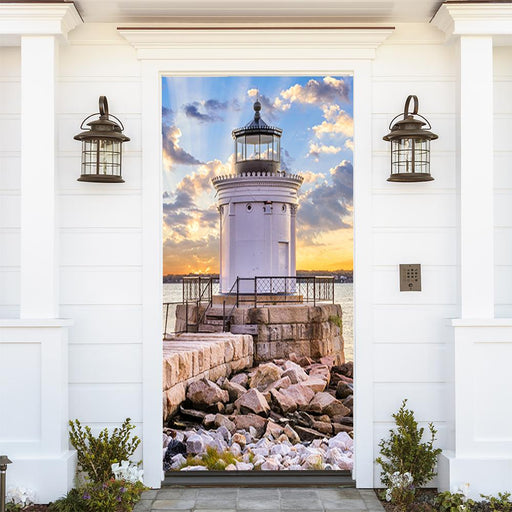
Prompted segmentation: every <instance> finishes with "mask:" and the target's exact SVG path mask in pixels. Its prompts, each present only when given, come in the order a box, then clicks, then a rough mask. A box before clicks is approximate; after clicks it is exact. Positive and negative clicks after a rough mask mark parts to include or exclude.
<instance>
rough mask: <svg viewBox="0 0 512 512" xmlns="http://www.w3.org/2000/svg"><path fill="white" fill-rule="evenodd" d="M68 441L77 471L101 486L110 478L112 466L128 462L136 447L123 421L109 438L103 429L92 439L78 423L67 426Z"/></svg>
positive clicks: (128, 425)
mask: <svg viewBox="0 0 512 512" xmlns="http://www.w3.org/2000/svg"><path fill="white" fill-rule="evenodd" d="M69 427H70V432H69V440H70V442H71V444H72V445H73V448H75V450H76V451H77V458H78V469H79V470H80V471H82V472H84V473H85V474H86V475H87V477H88V480H89V481H90V482H93V483H97V484H103V483H104V482H107V481H108V480H110V478H112V477H113V476H114V475H113V472H112V464H113V463H115V462H121V461H123V460H129V458H130V457H131V456H132V455H133V453H134V452H135V450H136V449H137V447H138V446H139V444H140V439H139V438H138V437H137V436H133V437H132V430H133V429H134V428H135V426H134V425H132V424H131V423H130V418H126V420H125V421H124V422H123V424H122V425H121V427H120V428H115V429H114V430H113V431H112V434H111V435H109V433H108V430H107V429H106V428H105V429H103V430H102V431H101V432H100V433H99V435H98V437H95V436H94V435H93V434H92V432H91V429H90V427H88V426H85V427H82V425H81V423H80V422H79V421H78V420H75V421H70V422H69Z"/></svg>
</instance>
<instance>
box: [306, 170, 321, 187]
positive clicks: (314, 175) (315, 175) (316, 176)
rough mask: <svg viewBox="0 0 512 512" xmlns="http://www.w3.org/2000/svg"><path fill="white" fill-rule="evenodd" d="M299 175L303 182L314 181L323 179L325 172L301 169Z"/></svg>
mask: <svg viewBox="0 0 512 512" xmlns="http://www.w3.org/2000/svg"><path fill="white" fill-rule="evenodd" d="M300 175H301V176H302V177H303V178H304V181H303V183H304V184H306V183H315V182H317V181H322V180H324V179H325V174H324V173H323V172H313V171H301V172H300Z"/></svg>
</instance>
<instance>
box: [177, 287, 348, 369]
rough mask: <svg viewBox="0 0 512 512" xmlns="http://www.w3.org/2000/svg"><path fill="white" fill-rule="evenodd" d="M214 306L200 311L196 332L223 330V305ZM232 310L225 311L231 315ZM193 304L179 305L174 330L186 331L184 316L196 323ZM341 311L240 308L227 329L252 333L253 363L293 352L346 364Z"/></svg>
mask: <svg viewBox="0 0 512 512" xmlns="http://www.w3.org/2000/svg"><path fill="white" fill-rule="evenodd" d="M216 299H217V305H214V306H213V307H211V308H209V309H207V311H206V314H204V315H203V313H204V308H203V309H201V310H200V311H199V318H203V323H202V324H201V325H200V326H199V330H204V329H207V328H213V327H218V328H219V329H221V328H222V306H219V305H218V300H219V298H218V297H216ZM231 308H232V306H231V307H226V311H228V312H231ZM196 309H197V308H196V307H195V306H193V305H190V304H189V305H188V308H187V309H186V307H185V306H184V305H181V306H178V307H177V309H176V329H177V330H178V329H183V330H184V329H185V324H186V321H185V316H186V315H185V313H186V314H187V316H188V320H189V323H193V322H195V321H196V319H197V318H198V317H197V311H196ZM341 325H342V310H341V306H340V305H339V304H318V305H316V306H313V305H310V304H269V305H262V306H261V307H254V306H252V305H241V306H239V307H235V308H234V309H233V311H232V317H231V321H230V329H231V332H232V333H235V334H251V335H252V336H253V337H254V361H255V362H257V363H260V362H264V361H269V360H272V359H282V358H288V356H289V354H291V353H295V354H296V355H297V356H298V357H301V356H307V357H311V358H312V359H317V360H318V359H320V358H321V357H324V356H333V357H334V358H335V360H336V364H342V363H344V362H345V355H344V350H343V349H344V347H343V336H342V329H341Z"/></svg>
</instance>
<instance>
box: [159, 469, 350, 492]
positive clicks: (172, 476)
mask: <svg viewBox="0 0 512 512" xmlns="http://www.w3.org/2000/svg"><path fill="white" fill-rule="evenodd" d="M176 485H179V486H194V487H217V486H228V487H229V486H240V487H276V486H277V487H321V486H322V487H329V486H332V485H337V486H341V487H345V488H355V486H356V483H355V481H354V480H352V475H351V473H350V471H168V472H167V473H166V474H165V480H164V481H163V482H162V487H172V486H176Z"/></svg>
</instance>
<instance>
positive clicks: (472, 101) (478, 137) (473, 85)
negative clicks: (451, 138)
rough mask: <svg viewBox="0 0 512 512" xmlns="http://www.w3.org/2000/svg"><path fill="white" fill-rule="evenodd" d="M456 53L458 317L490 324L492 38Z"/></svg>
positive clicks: (468, 43) (464, 39)
mask: <svg viewBox="0 0 512 512" xmlns="http://www.w3.org/2000/svg"><path fill="white" fill-rule="evenodd" d="M459 51H460V69H459V84H458V86H459V101H460V103H459V107H460V131H459V155H460V273H461V274H460V281H461V282H460V284H461V317H462V318H494V222H493V208H494V207H493V158H494V155H493V65H492V59H493V54H492V36H461V37H460V41H459Z"/></svg>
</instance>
